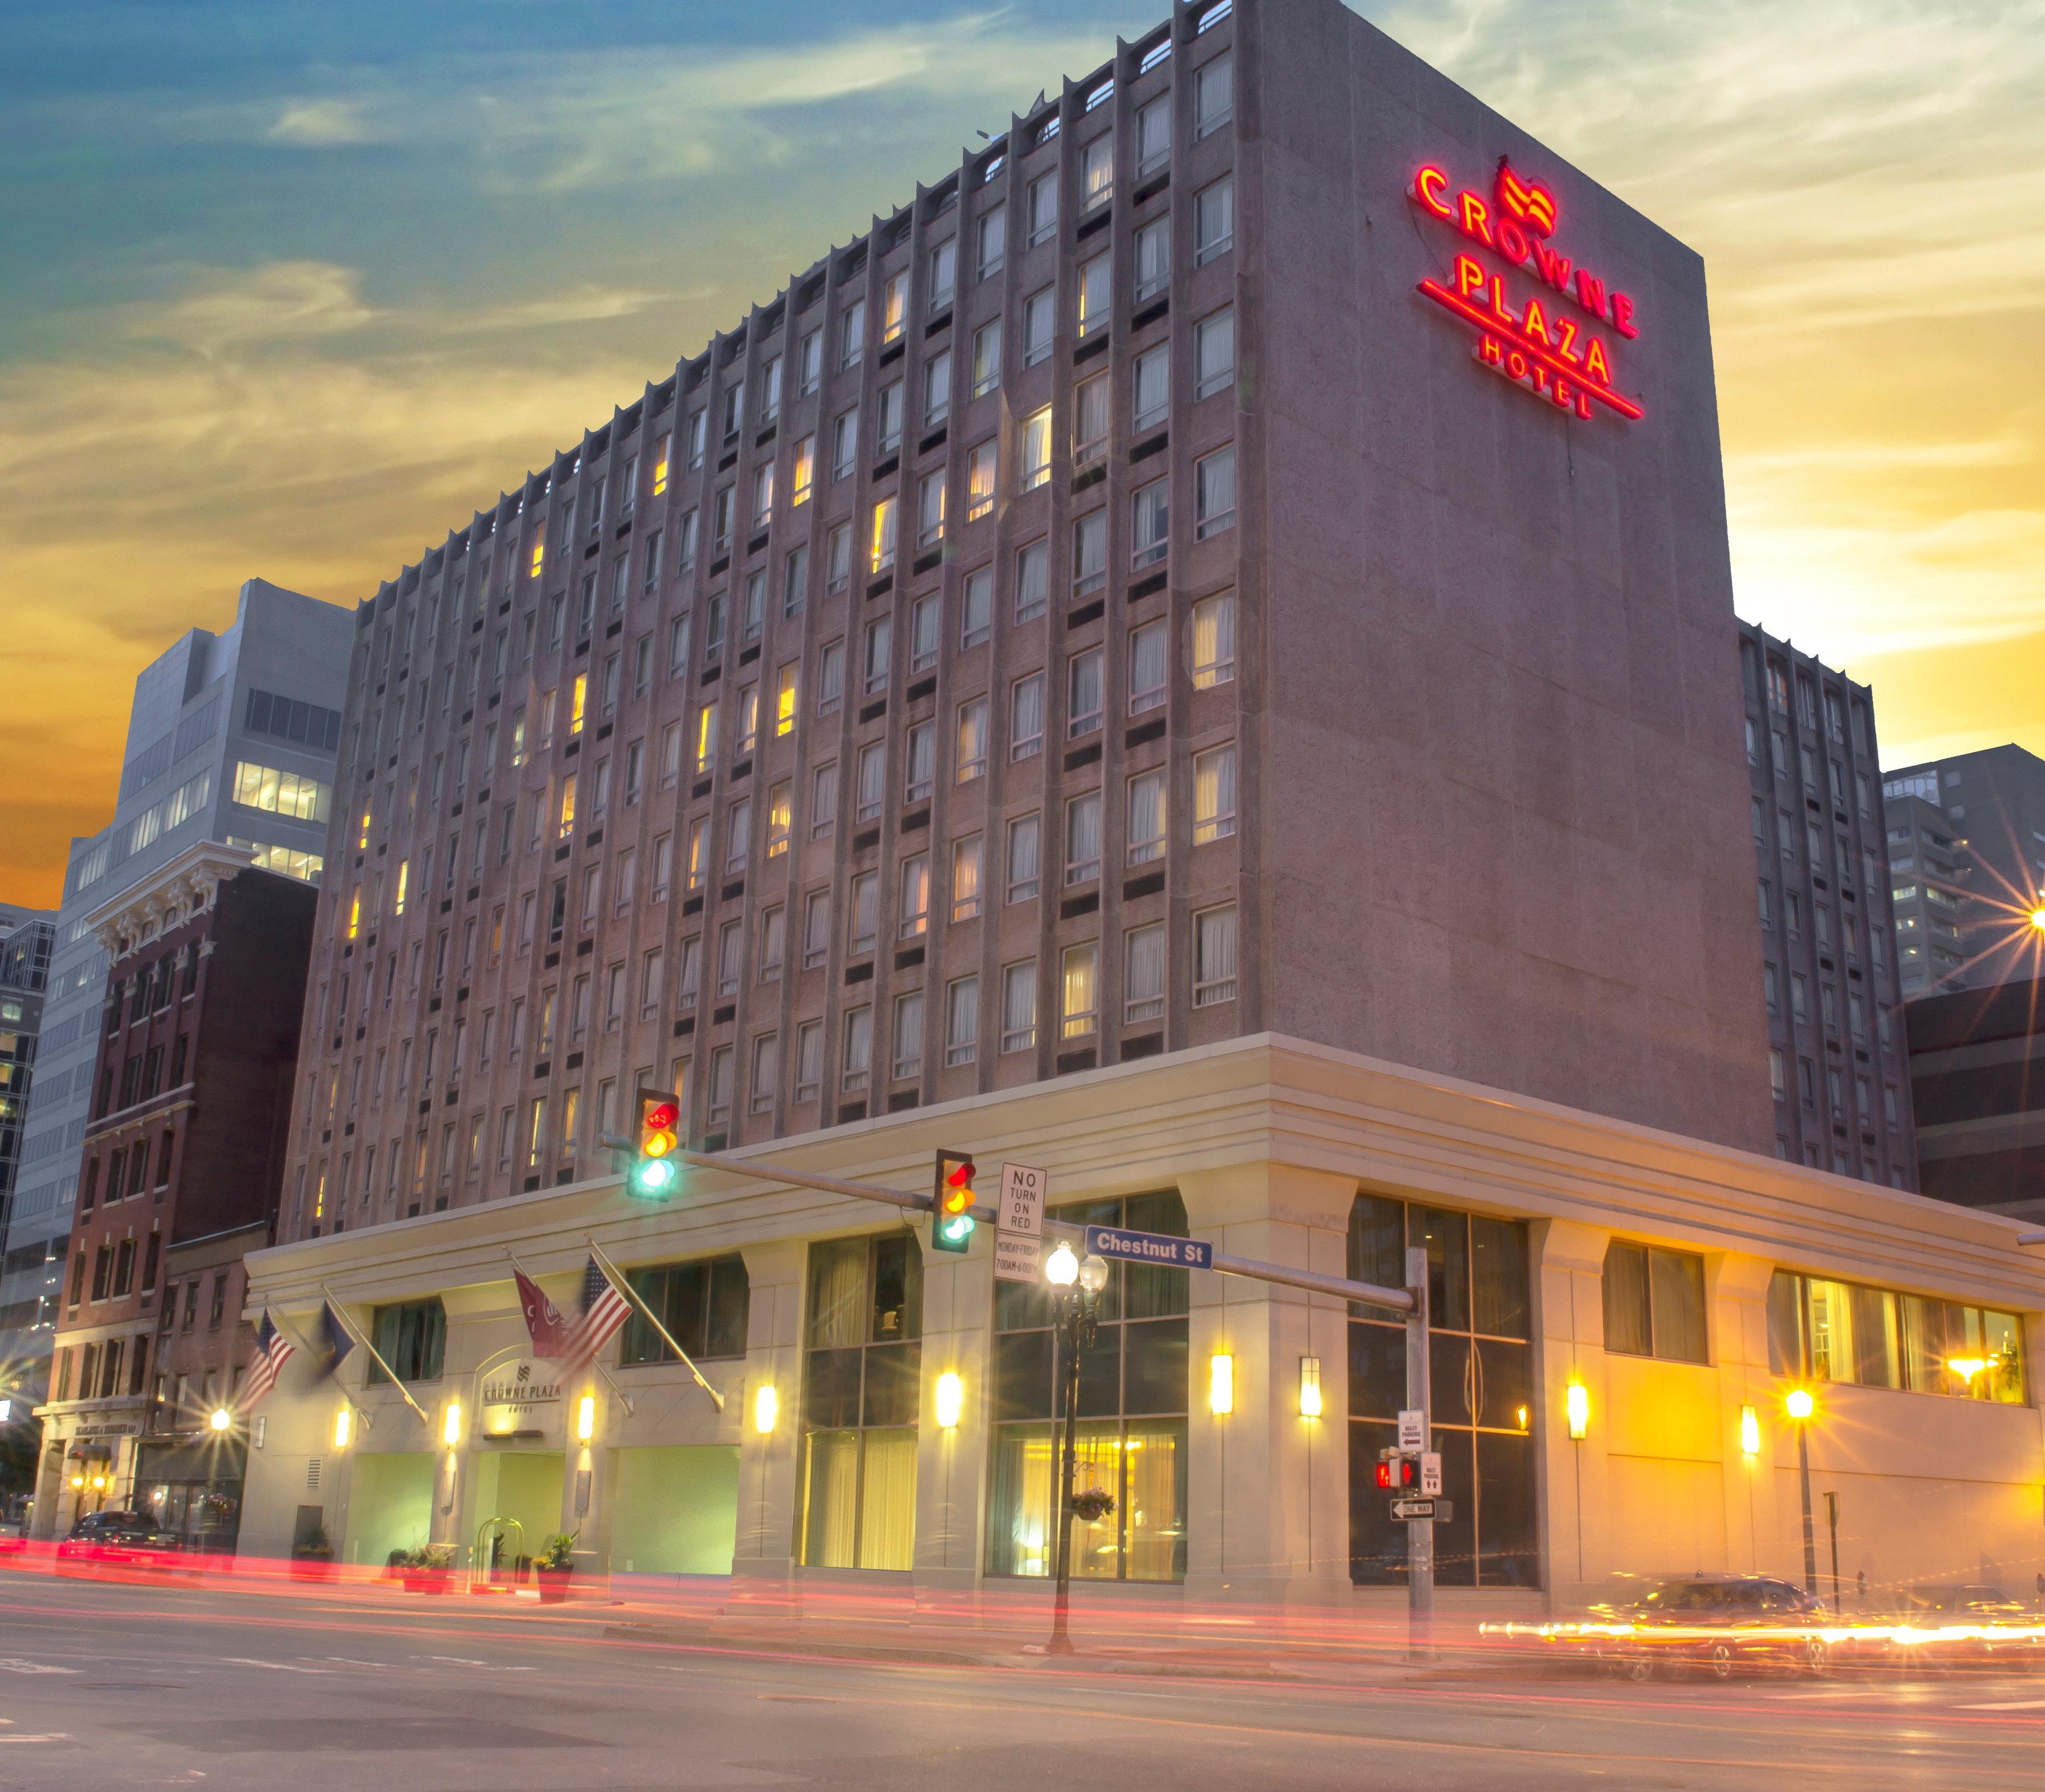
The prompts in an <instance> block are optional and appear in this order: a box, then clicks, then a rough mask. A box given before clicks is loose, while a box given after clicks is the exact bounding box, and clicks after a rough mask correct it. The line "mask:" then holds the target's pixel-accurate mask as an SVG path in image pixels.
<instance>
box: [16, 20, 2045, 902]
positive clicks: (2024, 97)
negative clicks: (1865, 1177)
mask: <svg viewBox="0 0 2045 1792" xmlns="http://www.w3.org/2000/svg"><path fill="white" fill-rule="evenodd" d="M1358 10H1360V11H1361V12H1363V13H1365V15H1366V16H1368V17H1370V18H1372V19H1373V20H1374V21H1376V22H1377V24H1379V25H1381V26H1383V27H1384V28H1385V29H1386V30H1388V31H1389V32H1390V33H1392V36H1394V37H1396V38H1397V39H1399V40H1400V41H1401V42H1403V43H1404V44H1407V45H1408V46H1409V47H1410V48H1412V49H1414V50H1415V51H1416V52H1419V54H1420V55H1421V56H1424V57H1425V58H1427V60H1429V61H1431V62H1432V63H1434V64H1436V65H1437V66H1438V67H1441V68H1442V69H1444V70H1446V71H1447V72H1449V73H1450V75H1453V76H1454V77H1455V79H1458V80H1459V81H1461V82H1462V83H1463V84H1464V85H1465V86H1466V87H1469V88H1470V89H1471V90H1473V91H1474V92H1476V93H1477V94H1478V95H1479V96H1481V98H1484V99H1485V100H1486V101H1488V102H1489V103H1491V104H1492V105H1493V106H1496V107H1498V108H1499V109H1500V110H1502V111H1504V113H1506V114H1508V116H1510V117H1512V118H1514V119H1515V120H1516V121H1518V122H1519V123H1520V124H1521V125H1524V126H1525V127H1526V128H1527V129H1529V130H1531V131H1532V132H1533V133H1535V135H1536V136H1538V137H1541V138H1542V139H1543V140H1544V141H1546V142H1547V143H1549V144H1550V145H1553V146H1554V148H1555V149H1556V150H1557V151H1558V152H1560V153H1562V154H1563V155H1566V156H1568V157H1569V159H1570V160H1573V162H1575V163H1576V164H1578V165H1579V166H1581V168H1585V170H1586V171H1589V173H1591V174H1592V175H1594V176H1596V178H1597V179H1600V181H1602V182H1604V183H1605V184H1606V185H1608V187H1611V188H1612V189H1613V190H1614V191H1616V192H1617V193H1619V195H1622V196H1623V198H1626V199H1627V200H1629V201H1630V202H1632V203H1633V204H1635V205H1636V206H1639V208H1640V209H1642V210H1643V211H1645V212H1646V213H1647V214H1650V216H1652V217H1654V218H1656V219H1657V220H1658V221H1659V222H1661V223H1662V224H1663V225H1666V226H1667V227H1668V228H1669V229H1671V230H1673V232H1675V233H1677V235H1678V236H1680V237H1683V238H1684V239H1685V241H1689V243H1691V244H1692V245H1694V246H1695V247H1696V248H1697V249H1700V251H1701V252H1703V254H1704V256H1705V258H1706V261H1707V264H1708V268H1709V273H1710V279H1711V285H1712V310H1713V321H1714V326H1715V333H1716V356H1717V365H1718V373H1719V381H1720V387H1719V392H1720V415H1721V421H1722V425H1723V434H1724V444H1725V452H1726V461H1727V481H1728V487H1729V496H1730V501H1731V529H1732V551H1733V562H1734V568H1735V579H1736V592H1737V599H1738V604H1739V611H1740V613H1741V614H1742V615H1745V616H1747V617H1750V618H1751V619H1754V620H1756V621H1758V622H1761V623H1762V625H1763V626H1766V627H1767V628H1768V629H1770V630H1772V631H1773V632H1775V633H1777V634H1788V635H1789V636H1791V637H1792V638H1794V639H1795V641H1796V642H1797V644H1798V645H1799V646H1802V647H1804V648H1806V649H1809V650H1812V651H1813V652H1816V653H1818V654H1820V656H1821V657H1824V658H1826V659H1827V660H1829V661H1832V662H1833V663H1835V664H1842V665H1844V666H1846V667H1847V669H1848V670H1850V671H1851V672H1852V673H1853V674H1854V676H1857V677H1860V678H1863V679H1867V680H1871V681H1872V682H1873V683H1874V686H1875V688H1876V696H1877V704H1878V718H1879V721H1880V724H1881V730H1882V733H1883V736H1884V741H1885V752H1884V757H1885V760H1886V761H1888V762H1889V763H1890V764H1900V763H1903V762H1905V761H1908V760H1910V759H1913V758H1918V757H1925V756H1927V755H1928V754H1932V753H1940V752H1943V751H1947V750H1954V749H1959V748H1965V747H1972V746H1985V745H1990V744H1993V743H1996V742H2002V741H2006V740H2012V739H2014V740H2016V741H2018V742H2021V743H2022V744H2024V745H2025V746H2029V747H2031V748H2032V749H2033V750H2039V751H2045V476H2041V470H2040V469H2041V460H2040V453H2041V434H2045V101H2042V100H2041V98H2040V96H2041V95H2045V0H2008V3H2006V4H1997V0H1948V3H1946V4H1936V3H1934V0H1789V3H1788V4H1785V3H1784V0H1718V3H1717V4H1715V5H1712V6H1679V5H1676V4H1673V3H1668V0H1654V3H1650V0H1631V3H1626V0H1411V3H1404V4H1383V3H1379V0H1370V3H1368V4H1364V5H1361V6H1359V7H1358ZM1162 13H1163V7H1162V6H1161V4H1160V3H1157V0H1145V3H1142V4H1134V5H1131V4H1126V3H1125V0H1015V3H1014V4H1011V5H1007V6H984V5H982V6H975V5H972V4H961V3H959V0H944V3H939V0H888V3H886V4H883V3H882V0H830V3H829V4H825V3H823V0H807V3H797V0H781V3H768V0H754V3H753V4H752V5H749V6H737V7H734V6H703V5H696V4H693V3H686V4H667V5H657V4H653V3H652V0H641V3H636V4H628V3H611V0H591V3H585V4H583V5H581V6H541V5H537V4H533V3H530V0H430V3H429V4H426V5H421V4H418V0H413V3H410V4H404V5H400V4H397V3H395V0H353V3H352V4H349V5H347V6H334V5H333V4H332V3H331V0H322V3H321V4H319V5H318V6H314V5H311V4H307V3H306V0H182V3H180V4H178V5H175V6H168V5H163V4H160V3H149V0H127V3H125V4H114V3H108V0H77V3H75V4H72V5H69V6H41V7H37V8H33V9H25V8H17V9H14V10H13V11H12V12H11V13H10V22H9V38H10V43H9V56H8V60H9V63H10V67H8V69H7V70H6V73H5V74H4V75H0V93H4V94H6V118H7V120H8V122H9V125H10V129H9V131H8V133H7V136H6V143H5V146H4V147H0V170H3V171H4V175H5V179H4V181H0V241H4V242H5V243H6V245H7V252H6V255H5V256H4V258H0V476H4V478H5V480H6V486H7V488H8V489H9V490H10V492H11V493H12V497H11V499H10V502H8V503H6V506H5V507H0V567H4V568H5V571H4V580H5V584H4V591H5V615H6V622H7V625H8V626H7V629H6V665H7V669H8V676H7V688H8V692H9V696H10V709H11V711H12V713H11V715H10V718H9V720H10V735H11V738H13V742H14V746H13V750H12V753H11V754H10V765H9V775H8V777H6V780H5V784H4V785H0V900H17V901H40V902H44V903H48V904H52V905H54V904H55V902H56V898H57V893H58V886H59V883H60V877H61V872H62V867H63V865H64V856H65V851H66V847H67V841H68V839H69V837H70V836H71V834H74V833H80V832H86V831H90V830H93V829H95V828H97V827H100V826H102V825H103V823H105V821H106V818H107V816H108V815H110V812H111V809H112V804H113V796H114V787H115V784H116V780H117V776H118V770H119V765H118V761H119V758H120V753H121V730H122V728H123V726H124V725H125V720H126V714H127V706H128V702H129V693H130V691H131V688H132V685H133V679H134V676H135V674H136V672H137V671H138V670H139V669H141V667H142V666H143V665H144V664H146V663H147V662H148V661H149V660H150V659H152V657H154V656H155V655H156V654H157V653H160V651H162V649H164V647H165V646H168V644H169V643H170V642H172V641H173V640H175V638H177V637H178V636H179V634H181V633H182V632H183V630H186V629H187V628H190V627H192V626H206V627H212V628H218V627H221V626H225V624H226V623H227V622H229V621H230V620H231V619H232V618H233V605H234V596H235V591H236V588H237V585H238V584H240V582H241V580H243V579H245V578H248V577H250V576H256V575H260V576H264V577H266V578H268V579H271V580H275V582H276V583H278V584H283V585H287V586H291V587H295V588H297V589H298V590H301V591H305V592H311V593H312V594H314V595H316V596H318V597H322V598H325V599H331V600H332V601H333V602H335V603H346V604H351V605H352V603H355V602H356V600H357V599H360V598H361V597H363V596H364V595H368V594H369V593H371V592H373V590H374V589H375V585H376V584H377V583H378V581H379V580H382V579H383V578H385V577H387V576H391V575H392V574H394V573H395V571H396V569H397V568H399V566H400V565H402V564H404V563H406V561H410V560H413V559H415V558H417V557H418V554H419V553H420V552H421V551H422V549H423V548H424V547H425V546H426V545H429V544H431V543H435V542H437V541H441V540H442V539H443V538H445V535H446V533H447V531H448V530H449V527H450V526H453V525H456V524H459V523H462V522H466V521H467V520H468V517H469V515H470V514H471V512H472V511H473V510H475V509H476V507H478V506H479V505H480V504H483V503H487V502H488V501H489V500H490V499H492V498H494V497H495V495H496V494H497V492H498V491H499V490H501V489H503V488H506V487H507V486H510V485H512V484H515V483H516V481H517V480H518V478H519V476H520V475H521V474H522V472H524V471H525V470H526V468H529V467H532V466H535V465H537V464H541V462H543V461H545V460H546V459H547V458H548V457H549V454H550V453H552V451H553V449H556V448H557V447H560V446H562V445H566V444H568V443H570V442H572V441H576V440H579V439H580V436H581V434H582V431H583V429H584V427H585V426H590V425H592V424H595V423H597V422H603V421H606V420H607V419H608V418H609V417H610V411H611V407H612V406H613V405H614V403H619V402H622V401H624V400H626V399H629V398H630V396H631V395H634V394H636V393H637V391H638V390H639V389H640V387H641V384H642V383H643V382H644V381H645V380H646V379H648V378H649V377H656V378H657V377H659V376H660V374H661V373H662V372H664V371H665V370H667V369H669V368H672V365H673V364H674V362H675V360H676V358H677V357H678V356H680V355H683V354H685V353H693V352H694V351H695V349H697V348H698V347H699V345H701V343H702V342H703V339H704V337H706V336H707V333H709V332H710V331H711V330H712V329H714V328H717V327H718V326H724V325H728V324H730V323H731V322H735V321H736V320H737V319H738V318H739V317H740V316H741V315H742V314H743V312H744V310H745V308H746V307H747V306H749V304H751V303H753V302H754V301H756V300H761V299H766V298H768V297H769V296H771V295H772V293H773V292H774V291H776V288H777V287H779V286H780V283H781V282H782V281H783V280H784V279H785V277H786V276H787V275H788V273H789V272H791V270H793V269H795V268H799V267H802V266H805V265H807V264H808V263H809V262H810V261H811V260H813V259H814V258H815V256H816V255H817V254H818V252H819V251H820V250H821V249H822V247H823V245H826V244H827V243H834V242H835V243H842V242H844V241H846V240H848V239H849V237H851V236H853V234H854V233H856V232H857V231H859V230H861V229H864V228H865V226H866V225H867V223H868V220H869V218H871V216H872V214H873V213H874V212H875V211H876V210H879V211H886V210H890V209H892V206H894V205H895V203H896V202H899V201H902V200H905V199H907V198H910V197H911V196H913V193H914V183H915V179H916V178H917V177H918V176H919V175H921V176H922V177H923V178H925V179H936V178H937V177H938V175H941V174H942V173H943V172H944V171H946V170H947V169H949V168H951V167H953V166H955V165H956V163H957V156H958V152H959V150H960V148H961V145H965V144H966V143H968V142H970V141H977V139H976V137H975V136H974V133H975V131H976V129H986V130H988V131H990V132H999V130H1000V129H1003V127H1004V126H1005V125H1006V124H1007V120H1008V117H1009V114H1010V113H1011V110H1018V109H1022V108H1026V106H1028V105H1029V104H1030V101H1031V98H1032V97H1033V96H1034V94H1036V92H1037V91H1038V89H1039V88H1040V87H1050V88H1052V89H1053V90H1054V91H1055V89H1056V87H1057V83H1058V81H1059V79H1060V77H1061V75H1065V74H1073V75H1077V74H1081V73H1084V72H1085V71H1088V70H1090V69H1092V67H1095V66H1096V65H1097V64H1099V63H1100V61H1102V60H1103V59H1104V58H1105V57H1106V56H1107V55H1108V54H1109V53H1110V52H1111V50H1112V48H1113V45H1114V38H1115V33H1117V31H1119V32H1121V33H1123V35H1125V36H1126V37H1136V36H1138V35H1139V34H1140V33H1142V31H1144V30H1145V29H1147V28H1148V27H1150V25H1153V24H1154V23H1156V22H1157V19H1158V18H1160V17H1161V16H1162Z"/></svg>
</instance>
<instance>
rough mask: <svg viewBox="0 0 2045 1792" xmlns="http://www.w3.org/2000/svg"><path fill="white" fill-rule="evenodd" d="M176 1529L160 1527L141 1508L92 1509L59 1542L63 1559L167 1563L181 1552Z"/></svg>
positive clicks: (150, 1564) (97, 1562) (124, 1564)
mask: <svg viewBox="0 0 2045 1792" xmlns="http://www.w3.org/2000/svg"><path fill="white" fill-rule="evenodd" d="M178 1547H179V1540H178V1536H177V1533H176V1532H175V1531H164V1530H160V1529H159V1528H157V1527H156V1525H155V1524H152V1522H151V1521H150V1520H149V1519H148V1517H147V1516H144V1514H143V1513H139V1512H89V1513H87V1514H86V1515H85V1516H84V1517H83V1518H81V1519H80V1520H79V1521H78V1522H77V1524H74V1525H73V1526H72V1527H71V1535H70V1536H67V1537H66V1538H65V1539H64V1541H63V1542H61V1543H59V1544H58V1545H57V1560H58V1561H59V1562H60V1563H65V1562H83V1563H94V1564H95V1565H98V1566H106V1567H138V1568H153V1567H168V1566H169V1564H170V1561H171V1559H172V1558H174V1557H175V1555H177V1553H178Z"/></svg>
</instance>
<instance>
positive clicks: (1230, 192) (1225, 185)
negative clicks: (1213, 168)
mask: <svg viewBox="0 0 2045 1792" xmlns="http://www.w3.org/2000/svg"><path fill="white" fill-rule="evenodd" d="M1234 246H1235V182H1234V179H1233V177H1231V176H1230V175H1223V176H1222V178H1221V179H1219V180H1217V181H1216V182H1215V183H1214V184H1213V185H1212V186H1211V187H1202V188H1201V189H1200V191H1199V192H1197V193H1196V194H1195V195H1193V265H1194V266H1195V267H1196V268H1204V267H1205V266H1206V265H1207V264H1208V263H1209V262H1210V261H1212V260H1215V257H1216V256H1222V255H1226V254H1227V252H1229V250H1230V249H1233V248H1234Z"/></svg>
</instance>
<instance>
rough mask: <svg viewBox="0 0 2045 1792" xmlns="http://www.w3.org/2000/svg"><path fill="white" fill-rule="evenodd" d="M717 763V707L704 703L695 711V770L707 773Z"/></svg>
mask: <svg viewBox="0 0 2045 1792" xmlns="http://www.w3.org/2000/svg"><path fill="white" fill-rule="evenodd" d="M716 761H717V705H716V704H715V703H705V704H704V705H703V707H702V708H701V709H699V710H698V711H696V770H697V772H698V773H699V774H700V773H704V772H707V771H708V770H709V769H711V766H712V765H714V764H715V763H716Z"/></svg>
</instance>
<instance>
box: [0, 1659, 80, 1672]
mask: <svg viewBox="0 0 2045 1792" xmlns="http://www.w3.org/2000/svg"><path fill="white" fill-rule="evenodd" d="M0 1668H4V1669H5V1670H6V1671H7V1672H8V1673H10V1674H75V1673H77V1672H78V1670H77V1669H76V1668H75V1667H54V1666H52V1664H50V1663H48V1662H40V1661H18V1660H17V1659H14V1658H13V1656H11V1655H0Z"/></svg>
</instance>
